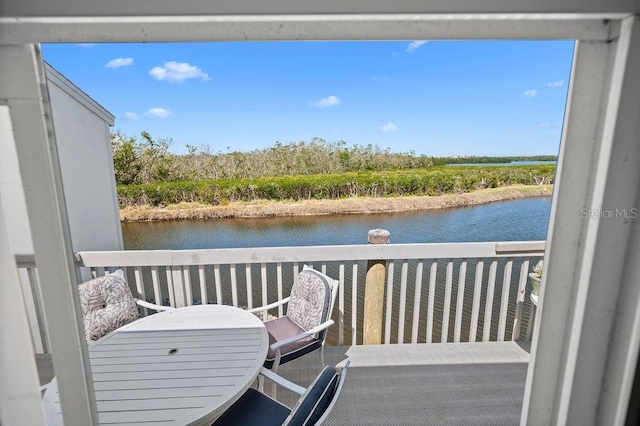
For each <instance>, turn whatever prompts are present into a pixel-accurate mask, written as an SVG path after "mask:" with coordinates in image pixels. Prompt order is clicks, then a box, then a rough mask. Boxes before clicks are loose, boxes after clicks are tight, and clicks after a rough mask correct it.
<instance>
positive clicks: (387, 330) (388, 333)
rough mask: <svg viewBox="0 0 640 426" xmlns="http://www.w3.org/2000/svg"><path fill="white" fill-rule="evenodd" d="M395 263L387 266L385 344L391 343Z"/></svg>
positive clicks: (392, 262)
mask: <svg viewBox="0 0 640 426" xmlns="http://www.w3.org/2000/svg"><path fill="white" fill-rule="evenodd" d="M394 265H395V262H394V261H390V262H389V265H388V266H387V311H386V313H385V315H384V344H385V345H388V344H389V343H391V303H392V302H393V275H394V273H393V269H394Z"/></svg>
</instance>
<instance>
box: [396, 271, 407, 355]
mask: <svg viewBox="0 0 640 426" xmlns="http://www.w3.org/2000/svg"><path fill="white" fill-rule="evenodd" d="M408 272H409V262H408V261H406V260H404V261H403V262H402V269H401V272H400V306H399V309H398V343H404V322H405V310H406V305H407V275H408Z"/></svg>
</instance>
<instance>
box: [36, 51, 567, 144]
mask: <svg viewBox="0 0 640 426" xmlns="http://www.w3.org/2000/svg"><path fill="white" fill-rule="evenodd" d="M573 46H574V43H573V41H551V42H550V41H535V42H534V41H527V42H522V41H428V42H425V41H393V42H391V41H385V42H212V43H157V44H141V43H127V44H123V43H120V44H87V45H82V44H55V45H54V44H48V45H43V48H42V49H43V56H44V59H45V60H46V61H47V62H49V63H50V64H51V65H52V66H53V67H55V68H56V69H57V70H58V71H60V72H61V73H62V74H64V75H65V76H66V77H67V78H69V79H70V80H71V81H73V82H74V83H75V84H76V85H77V86H79V87H80V88H81V89H82V90H84V91H85V92H86V93H88V94H89V95H90V96H91V97H93V98H94V99H95V100H96V101H98V102H99V103H100V104H102V105H103V106H104V107H105V108H106V109H107V110H109V111H110V112H111V113H112V114H114V115H115V116H116V124H115V126H114V130H120V131H122V132H123V133H125V134H127V135H129V136H134V135H139V133H140V132H141V131H143V130H145V131H147V132H149V133H150V134H151V135H152V136H153V137H154V138H167V139H171V140H172V141H173V142H172V145H171V147H172V151H174V152H176V153H183V152H184V149H185V145H186V144H190V145H193V146H197V147H201V146H203V145H208V146H209V147H210V149H211V150H212V151H213V152H218V151H222V152H227V151H228V150H232V151H234V150H238V151H248V150H253V149H261V148H265V147H268V146H272V145H273V144H274V143H275V142H276V141H280V142H282V143H287V142H291V141H294V142H298V141H309V140H311V138H313V137H319V138H323V139H325V140H327V141H331V142H334V141H338V140H344V141H346V142H347V144H348V145H353V144H359V145H367V144H373V145H376V144H377V145H379V146H380V147H381V148H383V149H384V148H390V149H391V150H392V151H396V152H406V151H411V150H413V151H415V152H416V153H420V154H428V155H529V154H531V155H535V154H556V153H557V152H558V146H559V142H560V134H561V128H562V119H563V113H564V108H565V102H566V97H567V89H568V84H569V76H570V71H571V59H572V54H573Z"/></svg>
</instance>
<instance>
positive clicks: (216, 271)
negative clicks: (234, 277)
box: [213, 264, 251, 305]
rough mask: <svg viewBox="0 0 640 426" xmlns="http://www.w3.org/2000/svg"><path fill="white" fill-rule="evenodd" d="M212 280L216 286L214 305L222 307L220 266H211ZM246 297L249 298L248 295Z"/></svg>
mask: <svg viewBox="0 0 640 426" xmlns="http://www.w3.org/2000/svg"><path fill="white" fill-rule="evenodd" d="M213 279H214V281H215V285H216V303H217V304H218V305H222V284H221V282H222V281H221V280H220V265H218V264H215V265H213ZM249 294H251V293H249ZM247 297H251V296H249V295H248V296H247Z"/></svg>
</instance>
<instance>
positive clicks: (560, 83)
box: [547, 80, 564, 87]
mask: <svg viewBox="0 0 640 426" xmlns="http://www.w3.org/2000/svg"><path fill="white" fill-rule="evenodd" d="M563 84H564V80H559V81H551V82H549V83H547V86H549V87H560V86H562V85H563Z"/></svg>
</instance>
